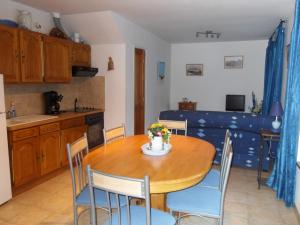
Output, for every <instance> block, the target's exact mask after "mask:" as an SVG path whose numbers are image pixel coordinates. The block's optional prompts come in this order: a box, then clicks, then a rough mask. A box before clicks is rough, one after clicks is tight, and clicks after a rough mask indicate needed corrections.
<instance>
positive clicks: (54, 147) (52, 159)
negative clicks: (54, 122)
mask: <svg viewBox="0 0 300 225" xmlns="http://www.w3.org/2000/svg"><path fill="white" fill-rule="evenodd" d="M59 153H60V133H59V131H57V132H52V133H48V134H45V135H41V136H40V155H41V175H44V174H47V173H50V172H52V171H54V170H56V169H58V168H60V154H59Z"/></svg>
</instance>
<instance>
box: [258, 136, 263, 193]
mask: <svg viewBox="0 0 300 225" xmlns="http://www.w3.org/2000/svg"><path fill="white" fill-rule="evenodd" d="M260 138H261V140H260V146H259V154H258V167H257V182H258V189H260V185H261V172H262V166H263V157H264V138H263V137H260Z"/></svg>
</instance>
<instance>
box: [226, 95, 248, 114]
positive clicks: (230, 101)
mask: <svg viewBox="0 0 300 225" xmlns="http://www.w3.org/2000/svg"><path fill="white" fill-rule="evenodd" d="M226 111H241V112H244V111H245V95H226Z"/></svg>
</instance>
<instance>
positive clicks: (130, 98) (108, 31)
mask: <svg viewBox="0 0 300 225" xmlns="http://www.w3.org/2000/svg"><path fill="white" fill-rule="evenodd" d="M63 19H64V22H65V24H66V26H67V27H68V28H70V31H73V32H74V31H76V32H79V33H82V35H83V37H84V38H86V41H87V42H88V43H92V61H93V66H97V67H99V68H100V69H101V70H102V69H103V66H105V67H106V66H107V59H108V56H112V57H113V59H114V62H115V68H116V69H115V70H114V71H110V72H105V73H104V74H105V80H106V81H105V85H106V87H105V96H106V97H105V118H106V119H105V123H106V127H108V128H110V127H113V126H116V125H118V124H120V123H124V122H125V124H126V132H127V134H129V135H130V134H133V132H134V49H135V48H142V49H145V51H146V60H145V78H146V79H145V92H146V93H145V128H147V127H148V126H149V124H150V123H151V122H153V121H155V120H156V119H157V117H158V114H159V112H160V111H162V110H166V109H167V108H168V104H169V94H170V72H169V71H170V44H168V43H167V42H165V41H163V40H161V39H160V38H158V37H157V36H155V35H154V34H152V33H150V32H148V31H146V30H144V29H143V28H141V27H139V26H138V25H136V24H134V23H132V22H130V21H129V20H127V19H125V18H123V17H121V16H119V15H118V14H116V13H113V12H111V11H104V12H94V13H83V14H74V15H66V16H63ZM108 43H110V44H108ZM159 61H165V62H166V71H167V77H166V78H165V79H164V80H158V79H157V75H156V74H157V73H156V69H157V63H158V62H159ZM100 74H103V71H101V72H100Z"/></svg>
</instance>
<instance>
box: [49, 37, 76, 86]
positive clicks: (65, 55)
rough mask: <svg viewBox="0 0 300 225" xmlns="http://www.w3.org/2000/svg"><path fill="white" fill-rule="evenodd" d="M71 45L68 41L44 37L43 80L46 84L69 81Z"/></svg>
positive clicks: (70, 74) (70, 73)
mask: <svg viewBox="0 0 300 225" xmlns="http://www.w3.org/2000/svg"><path fill="white" fill-rule="evenodd" d="M71 53H72V44H71V42H70V41H68V40H64V39H59V38H54V37H48V36H45V37H44V63H45V64H44V66H45V69H44V80H45V82H48V83H68V82H70V81H71V76H72V68H71Z"/></svg>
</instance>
